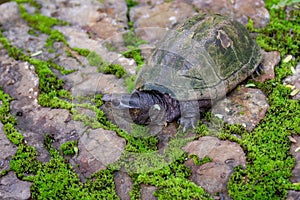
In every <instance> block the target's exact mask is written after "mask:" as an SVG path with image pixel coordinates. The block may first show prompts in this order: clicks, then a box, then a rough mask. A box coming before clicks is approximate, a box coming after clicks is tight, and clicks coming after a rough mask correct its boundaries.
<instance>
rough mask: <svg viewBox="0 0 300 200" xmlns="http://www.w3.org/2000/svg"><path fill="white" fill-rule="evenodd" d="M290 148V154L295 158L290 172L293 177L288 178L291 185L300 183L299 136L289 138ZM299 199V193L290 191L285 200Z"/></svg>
mask: <svg viewBox="0 0 300 200" xmlns="http://www.w3.org/2000/svg"><path fill="white" fill-rule="evenodd" d="M290 141H292V143H291V148H290V153H291V155H292V156H293V157H294V158H295V161H296V164H295V166H294V169H293V171H292V173H293V175H292V177H291V178H290V181H291V182H292V183H297V184H298V183H299V182H300V154H299V147H300V137H299V136H293V137H292V136H291V137H290ZM299 199H300V192H299V191H292V190H290V191H289V192H288V197H287V200H299Z"/></svg>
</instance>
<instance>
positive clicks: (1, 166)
mask: <svg viewBox="0 0 300 200" xmlns="http://www.w3.org/2000/svg"><path fill="white" fill-rule="evenodd" d="M0 105H1V104H0ZM0 149H1V154H0V174H1V172H2V171H3V170H9V168H10V166H9V163H10V160H11V158H12V156H13V155H15V153H16V152H17V147H16V146H15V145H13V144H12V143H11V142H10V141H9V140H8V139H7V137H6V135H5V134H4V131H3V124H2V123H1V122H0Z"/></svg>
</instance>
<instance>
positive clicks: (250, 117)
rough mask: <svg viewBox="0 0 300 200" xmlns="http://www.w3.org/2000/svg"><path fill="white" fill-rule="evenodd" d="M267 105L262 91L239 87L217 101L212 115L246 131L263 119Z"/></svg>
mask: <svg viewBox="0 0 300 200" xmlns="http://www.w3.org/2000/svg"><path fill="white" fill-rule="evenodd" d="M268 108H269V105H268V103H267V100H266V96H265V95H264V94H263V92H262V91H260V90H258V89H253V88H246V87H243V86H241V87H240V88H238V89H236V90H234V91H233V92H232V93H231V94H230V95H229V96H228V97H226V98H225V99H223V100H221V101H218V102H217V103H216V105H215V106H214V107H213V109H212V113H214V114H215V115H217V116H219V117H220V118H222V119H223V120H224V121H225V122H227V123H230V124H241V125H243V126H244V127H245V128H246V129H247V130H248V131H251V130H253V128H254V127H255V125H256V124H258V123H259V121H260V120H261V119H263V118H264V116H265V113H266V111H267V109H268Z"/></svg>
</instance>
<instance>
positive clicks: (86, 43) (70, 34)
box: [56, 27, 136, 74]
mask: <svg viewBox="0 0 300 200" xmlns="http://www.w3.org/2000/svg"><path fill="white" fill-rule="evenodd" d="M56 29H57V30H59V31H60V32H62V33H63V34H64V35H66V36H67V41H68V44H69V45H70V47H76V48H82V49H89V50H91V51H94V52H95V53H97V54H98V55H100V56H101V58H102V59H103V60H104V61H106V62H108V63H113V64H120V65H121V66H122V67H124V69H125V70H126V72H127V73H128V74H135V72H136V63H135V61H134V60H133V59H128V58H125V57H124V56H123V55H121V54H119V53H116V52H112V51H109V50H108V49H107V48H106V47H105V44H106V41H105V40H101V39H91V38H90V36H89V35H88V33H87V32H86V31H83V30H82V29H81V28H78V27H56ZM112 37H113V35H112ZM90 56H92V55H88V56H87V58H85V59H86V61H85V63H88V62H87V61H88V59H89V58H92V57H90ZM87 66H88V65H87Z"/></svg>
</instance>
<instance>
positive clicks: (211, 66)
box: [136, 14, 262, 101]
mask: <svg viewBox="0 0 300 200" xmlns="http://www.w3.org/2000/svg"><path fill="white" fill-rule="evenodd" d="M261 59H262V55H261V49H260V47H259V46H258V45H257V44H256V42H255V41H254V40H253V39H252V38H251V37H250V35H249V33H248V31H247V29H246V28H245V27H244V26H243V25H242V24H240V23H239V22H237V21H235V20H233V19H231V18H229V17H227V16H222V15H218V14H214V15H207V14H204V15H196V16H193V17H191V18H189V19H188V20H187V21H186V22H185V23H183V24H182V25H180V26H179V27H178V28H177V29H176V30H173V31H169V32H168V34H166V36H165V37H164V39H163V40H162V41H161V42H160V43H159V45H158V46H157V48H156V49H155V50H154V52H153V54H152V56H151V57H150V59H148V60H147V62H146V64H145V66H143V68H142V70H141V71H140V73H139V75H138V77H137V80H136V89H138V90H140V91H145V90H157V91H159V92H161V93H168V94H170V95H171V96H172V97H173V98H175V99H177V100H180V101H182V100H185V101H186V100H202V99H207V100H216V99H219V98H221V97H223V96H224V95H225V94H226V93H228V92H229V91H230V90H232V89H233V88H235V87H236V86H237V85H238V84H239V83H241V82H242V81H244V80H245V79H246V78H247V77H248V76H249V75H251V74H252V73H253V72H254V71H255V69H256V68H257V66H258V64H259V63H260V62H261Z"/></svg>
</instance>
